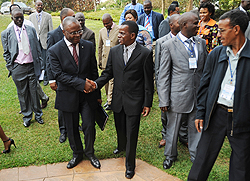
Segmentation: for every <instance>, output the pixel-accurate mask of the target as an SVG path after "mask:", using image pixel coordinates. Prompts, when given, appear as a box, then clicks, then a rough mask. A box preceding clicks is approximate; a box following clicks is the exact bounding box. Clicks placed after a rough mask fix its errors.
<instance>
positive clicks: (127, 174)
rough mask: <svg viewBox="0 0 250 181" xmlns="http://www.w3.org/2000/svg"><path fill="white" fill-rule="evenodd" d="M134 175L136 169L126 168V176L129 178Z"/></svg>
mask: <svg viewBox="0 0 250 181" xmlns="http://www.w3.org/2000/svg"><path fill="white" fill-rule="evenodd" d="M134 175H135V171H134V170H133V171H130V170H126V172H125V177H126V178H127V179H131V178H133V177H134Z"/></svg>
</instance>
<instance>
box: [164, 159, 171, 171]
mask: <svg viewBox="0 0 250 181" xmlns="http://www.w3.org/2000/svg"><path fill="white" fill-rule="evenodd" d="M172 164H173V161H172V160H169V159H165V160H164V162H163V168H164V169H169V168H170V167H171V166H172Z"/></svg>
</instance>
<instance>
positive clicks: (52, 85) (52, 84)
mask: <svg viewBox="0 0 250 181" xmlns="http://www.w3.org/2000/svg"><path fill="white" fill-rule="evenodd" d="M49 86H50V88H51V89H52V90H54V91H56V89H57V84H56V82H53V83H50V84H49Z"/></svg>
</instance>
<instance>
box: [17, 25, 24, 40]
mask: <svg viewBox="0 0 250 181" xmlns="http://www.w3.org/2000/svg"><path fill="white" fill-rule="evenodd" d="M22 30H23V27H21V28H20V29H19V28H18V37H19V42H21V34H22Z"/></svg>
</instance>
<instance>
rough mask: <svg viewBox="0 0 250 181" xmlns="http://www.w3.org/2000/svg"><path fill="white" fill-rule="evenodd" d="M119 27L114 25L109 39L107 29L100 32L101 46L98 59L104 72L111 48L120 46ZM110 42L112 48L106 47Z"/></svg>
mask: <svg viewBox="0 0 250 181" xmlns="http://www.w3.org/2000/svg"><path fill="white" fill-rule="evenodd" d="M118 33H119V26H118V25H116V24H114V27H113V28H112V29H111V31H110V32H109V38H108V34H107V28H105V27H104V28H102V29H101V30H100V32H99V46H98V57H99V66H100V65H101V67H102V69H103V70H104V69H105V67H106V64H107V60H108V55H109V50H110V48H112V47H114V46H116V45H118V44H119V41H118ZM108 39H109V40H110V46H106V40H108Z"/></svg>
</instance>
